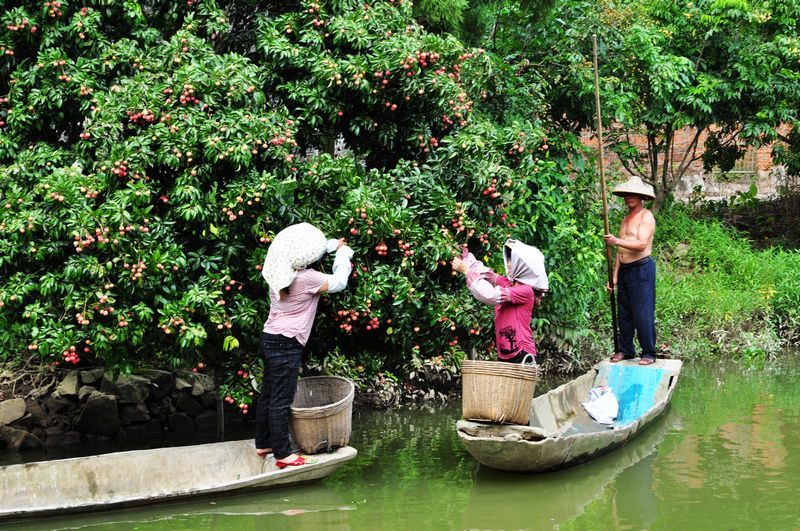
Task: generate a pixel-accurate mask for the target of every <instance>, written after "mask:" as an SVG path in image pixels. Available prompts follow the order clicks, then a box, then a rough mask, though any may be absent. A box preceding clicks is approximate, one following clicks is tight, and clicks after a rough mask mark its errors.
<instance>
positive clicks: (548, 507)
mask: <svg viewBox="0 0 800 531" xmlns="http://www.w3.org/2000/svg"><path fill="white" fill-rule="evenodd" d="M678 425H679V420H678V418H677V416H676V415H675V414H674V413H672V412H669V411H668V412H667V413H666V414H665V415H664V417H663V418H661V419H659V420H657V421H655V423H654V424H653V425H652V426H649V427H648V428H647V429H646V430H645V431H644V432H643V433H641V434H640V435H639V437H637V438H636V439H634V440H633V441H631V442H630V443H629V444H627V445H626V446H624V447H623V448H621V449H619V450H617V451H615V452H612V453H610V454H608V455H605V456H603V457H600V458H598V459H596V460H594V461H592V462H590V463H586V464H584V465H581V466H578V467H575V468H570V469H567V470H564V471H560V472H551V473H546V474H533V475H530V474H524V475H523V474H512V473H507V472H500V471H495V470H491V469H488V468H485V467H478V470H477V473H476V474H475V476H474V484H473V487H472V490H471V493H470V500H469V504H468V506H467V507H466V510H465V512H464V515H463V519H462V522H463V524H464V527H465V528H472V527H477V528H482V529H498V528H503V529H509V528H511V529H550V528H552V527H553V526H556V525H558V524H559V523H563V522H568V521H569V520H571V519H573V518H575V517H576V516H579V515H581V514H583V513H584V511H585V508H586V507H587V506H588V505H589V504H590V503H592V502H593V501H594V500H595V499H597V498H598V497H599V496H601V495H602V494H603V492H604V491H605V490H606V489H607V488H608V486H609V484H610V483H611V482H613V481H614V480H616V486H617V488H616V493H619V494H620V496H616V495H614V496H612V502H613V503H614V506H615V507H614V510H615V512H616V513H618V519H619V520H621V521H622V520H631V519H633V520H635V521H636V522H637V525H638V524H641V523H642V522H647V521H652V520H653V519H655V517H656V510H657V506H656V505H657V501H656V498H655V496H654V495H653V488H652V481H653V480H652V474H651V466H650V465H651V463H652V461H653V459H654V458H655V455H654V454H655V452H656V449H657V447H658V445H659V444H660V443H661V441H662V440H663V439H664V437H665V436H666V435H667V434H668V433H669V432H670V431H672V430H674V429H675V428H676V427H677V426H678Z"/></svg>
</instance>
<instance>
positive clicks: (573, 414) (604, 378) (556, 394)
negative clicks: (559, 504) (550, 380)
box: [456, 360, 682, 472]
mask: <svg viewBox="0 0 800 531" xmlns="http://www.w3.org/2000/svg"><path fill="white" fill-rule="evenodd" d="M681 367H682V362H681V361H680V360H657V361H656V362H655V363H654V364H652V365H646V366H642V365H639V364H638V362H636V361H622V362H619V363H610V362H609V361H608V360H606V361H601V362H600V363H598V364H597V365H595V366H594V368H592V369H591V370H590V371H589V372H587V373H586V374H584V375H582V376H579V377H578V378H576V379H574V380H572V381H570V382H568V383H566V384H564V385H562V386H560V387H557V388H556V389H553V390H552V391H550V392H548V393H546V394H544V395H541V396H538V397H536V398H534V399H533V402H532V404H531V418H530V423H529V425H528V426H518V425H513V424H490V423H483V422H473V421H468V420H460V421H458V423H457V424H456V430H457V431H458V436H459V438H460V439H461V441H462V442H463V443H464V446H466V448H467V450H468V451H469V453H470V454H472V456H473V457H474V458H475V460H477V461H478V462H479V463H481V464H482V465H485V466H487V467H490V468H495V469H498V470H507V471H511V472H544V471H548V470H557V469H560V468H567V467H570V466H574V465H577V464H580V463H583V462H586V461H589V460H590V459H593V458H595V457H597V456H600V455H602V454H605V453H608V452H610V451H612V450H615V449H616V448H619V447H620V446H622V445H624V444H625V443H626V442H628V441H630V440H631V439H632V438H633V437H635V436H636V435H637V434H638V433H639V432H640V431H642V430H643V429H644V428H645V427H646V426H647V425H648V424H650V423H651V422H652V421H653V420H654V419H656V418H658V416H659V415H661V414H662V413H663V412H664V410H665V409H666V408H667V406H668V405H669V401H670V399H671V398H672V393H673V392H674V391H675V386H676V385H677V383H678V377H679V375H680V372H681ZM599 385H607V386H609V387H610V388H611V389H612V391H613V392H614V395H615V396H616V397H617V400H618V402H619V415H618V416H617V418H616V420H615V421H614V423H613V424H611V425H604V424H600V423H598V422H596V421H595V420H594V419H592V418H591V417H590V416H589V415H588V414H587V413H586V410H585V409H584V408H583V405H582V404H583V402H586V401H587V400H588V394H589V390H590V389H591V388H592V387H596V386H599Z"/></svg>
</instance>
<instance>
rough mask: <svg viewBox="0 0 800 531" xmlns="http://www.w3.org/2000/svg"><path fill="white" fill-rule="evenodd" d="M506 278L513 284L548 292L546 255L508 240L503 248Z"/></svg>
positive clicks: (534, 248)
mask: <svg viewBox="0 0 800 531" xmlns="http://www.w3.org/2000/svg"><path fill="white" fill-rule="evenodd" d="M503 261H504V263H505V266H506V277H508V279H509V280H510V281H512V282H515V281H516V282H519V283H521V284H527V285H528V286H530V287H532V288H533V289H538V290H541V291H548V290H549V289H550V285H549V284H548V282H547V271H546V270H545V267H544V255H543V254H542V252H541V251H539V249H537V248H536V247H533V246H531V245H526V244H524V243H522V242H519V241H517V240H513V239H508V240H506V243H505V245H504V246H503Z"/></svg>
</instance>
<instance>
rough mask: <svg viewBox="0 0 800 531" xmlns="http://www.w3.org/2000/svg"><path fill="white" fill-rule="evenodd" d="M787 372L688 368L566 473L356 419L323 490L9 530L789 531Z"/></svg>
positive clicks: (794, 469)
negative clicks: (619, 441) (621, 432)
mask: <svg viewBox="0 0 800 531" xmlns="http://www.w3.org/2000/svg"><path fill="white" fill-rule="evenodd" d="M789 365H790V364H787V366H786V367H783V368H775V367H771V366H756V367H746V366H741V365H732V364H730V365H714V366H693V365H692V364H687V365H685V366H684V370H683V373H682V375H681V380H680V381H679V384H678V387H677V390H676V391H675V395H674V396H673V400H672V405H671V407H670V408H669V409H668V410H667V412H666V414H665V415H664V416H663V417H662V418H661V419H660V420H658V421H657V422H656V423H654V424H653V425H652V426H650V427H649V428H648V429H647V430H646V431H644V432H642V433H641V434H640V435H639V437H638V438H636V439H635V440H634V441H632V442H631V443H629V444H628V445H626V446H625V447H623V448H621V449H619V450H616V451H615V452H613V453H611V454H609V455H606V456H603V457H601V458H598V459H597V460H595V461H593V462H591V463H587V464H584V465H581V466H578V467H575V468H572V469H569V470H565V471H561V472H553V473H547V474H540V475H520V474H510V473H501V472H496V471H492V470H489V469H486V468H483V467H480V466H479V465H478V464H477V463H476V462H475V461H474V460H473V459H472V458H471V457H470V455H469V454H468V453H467V452H466V451H465V450H464V449H463V447H462V446H461V443H460V441H459V440H458V437H457V436H456V434H455V429H454V426H455V422H456V420H457V419H458V417H459V414H460V409H459V408H460V405H459V404H457V403H452V404H449V405H447V406H442V407H438V408H432V409H398V410H394V411H388V412H387V411H357V412H356V413H355V415H354V418H353V429H354V433H353V440H352V441H351V444H352V445H353V446H355V447H356V448H357V449H358V450H359V456H358V458H357V459H356V460H354V461H351V462H350V463H348V464H346V465H345V466H343V467H342V468H340V469H339V470H338V471H337V472H335V473H334V474H333V475H332V476H330V477H329V478H327V479H326V480H324V481H323V482H321V483H318V484H315V485H310V486H304V487H297V488H290V489H285V490H281V491H272V492H269V491H268V492H264V493H260V494H250V495H246V496H238V497H229V498H224V499H218V500H215V501H208V500H206V501H203V502H191V503H183V504H175V505H168V506H162V507H155V508H146V509H135V510H126V511H114V512H108V513H100V514H93V515H83V516H76V517H69V518H59V519H51V520H45V521H39V522H36V523H33V522H32V523H28V524H27V525H17V526H14V527H18V528H20V529H22V528H24V529H103V530H123V529H124V530H133V529H136V530H183V529H186V530H203V529H213V530H235V531H245V530H256V529H298V530H301V529H302V530H304V531H305V530H323V529H324V530H349V529H358V530H360V529H370V530H372V529H391V530H394V529H409V530H415V531H419V530H427V529H534V530H535V529H562V530H564V529H665V530H674V529H692V528H694V529H702V530H706V529H709V530H715V529H719V530H728V529H765V530H767V529H768V530H774V529H797V528H800V501H798V496H799V495H800V369H799V368H797V364H796V363H795V364H793V365H794V366H793V367H791V366H789ZM545 387H546V386H544V385H540V389H537V394H539V393H540V392H543V391H544V390H545Z"/></svg>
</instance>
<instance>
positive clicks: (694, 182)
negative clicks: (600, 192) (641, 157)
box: [581, 128, 783, 201]
mask: <svg viewBox="0 0 800 531" xmlns="http://www.w3.org/2000/svg"><path fill="white" fill-rule="evenodd" d="M696 132H697V130H696V129H693V128H685V129H682V130H681V131H679V132H678V133H676V134H675V148H674V150H673V154H672V156H673V164H675V166H676V167H677V165H678V164H680V163H681V161H682V160H684V156H686V157H687V159H688V158H689V157H691V156H692V154H691V153H689V154H687V150H689V149H690V147H691V144H692V140H693V139H694V137H695V134H696ZM707 136H708V134H707V133H706V132H705V131H703V132H702V133H701V134H700V137H699V138H698V141H697V145H698V147H697V152H696V153H695V156H697V157H699V156H700V155H701V154H702V152H703V145H704V144H705V140H706V138H707ZM581 140H582V142H583V143H584V144H585V145H587V146H590V147H592V148H596V147H597V140H596V138H595V137H594V133H593V132H591V131H584V132H583V133H582V134H581ZM630 141H631V143H632V144H633V145H634V146H636V148H637V149H639V150H640V151H641V152H644V151H645V150H646V148H647V139H646V137H645V136H644V135H631V137H630ZM663 158H664V155H661V160H660V161H659V164H660V163H661V162H662V161H663ZM604 162H605V164H606V170H607V172H608V176H609V180H612V181H613V180H616V179H618V178H623V177H627V176H628V175H629V173H628V172H627V171H626V170H625V168H624V167H623V166H622V164H621V163H620V162H619V160H618V158H617V156H616V155H614V154H613V153H609V151H608V149H606V151H605V161H604ZM782 175H783V172H782V168H781V167H779V166H775V165H774V164H773V161H772V146H771V145H770V146H763V147H760V148H750V149H749V150H748V151H747V153H746V154H745V156H744V157H742V158H741V159H740V160H738V161H737V162H736V166H735V167H734V168H733V170H731V171H730V172H728V173H727V174H725V175H722V174H721V172H720V171H719V170H714V171H712V172H710V173H709V172H706V171H705V170H704V169H703V163H702V161H701V160H699V159H698V160H695V161H693V162H692V163H691V164H690V165H689V167H688V168H687V169H686V172H685V173H684V174H683V177H682V179H681V182H680V183H678V185H677V186H676V188H675V197H676V199H678V200H682V201H686V200H688V199H689V197H690V196H691V195H692V193H693V191H694V189H695V188H696V187H699V188H700V191H701V193H702V194H703V196H704V197H705V198H706V199H724V198H727V197H730V196H732V195H734V194H736V193H738V192H742V191H747V190H748V189H749V188H750V186H751V185H752V184H753V183H755V184H756V187H757V188H758V196H759V197H762V198H763V197H772V196H774V195H776V193H777V188H778V185H779V184H780V178H781V177H782Z"/></svg>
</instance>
